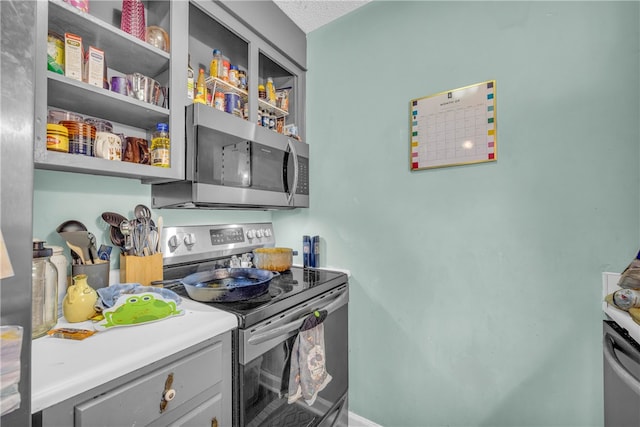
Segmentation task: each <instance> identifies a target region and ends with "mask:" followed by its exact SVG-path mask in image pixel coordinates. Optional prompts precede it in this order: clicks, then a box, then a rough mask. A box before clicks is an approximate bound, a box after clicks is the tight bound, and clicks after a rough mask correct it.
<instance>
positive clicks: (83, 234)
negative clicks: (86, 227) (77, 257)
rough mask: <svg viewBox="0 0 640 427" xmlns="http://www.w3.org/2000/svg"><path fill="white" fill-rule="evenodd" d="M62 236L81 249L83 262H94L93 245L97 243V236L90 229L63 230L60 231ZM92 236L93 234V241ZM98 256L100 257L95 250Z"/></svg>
mask: <svg viewBox="0 0 640 427" xmlns="http://www.w3.org/2000/svg"><path fill="white" fill-rule="evenodd" d="M58 234H60V236H61V237H62V238H63V239H64V240H66V241H67V243H71V244H72V245H73V246H75V247H77V248H79V249H80V252H79V254H82V258H83V261H82V263H83V264H87V263H89V264H92V263H93V260H94V257H93V253H92V252H91V247H92V246H94V245H95V236H93V234H92V233H89V232H88V231H62V232H59V233H58ZM91 236H93V242H94V243H92V240H91ZM95 253H96V256H95V258H97V257H98V255H97V251H95Z"/></svg>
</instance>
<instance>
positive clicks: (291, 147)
mask: <svg viewBox="0 0 640 427" xmlns="http://www.w3.org/2000/svg"><path fill="white" fill-rule="evenodd" d="M287 145H288V146H289V150H291V154H292V155H293V187H292V188H291V191H290V192H289V195H288V196H287V204H291V201H292V200H293V195H294V194H296V191H297V189H298V167H299V166H298V153H296V147H294V145H293V142H291V139H290V138H287Z"/></svg>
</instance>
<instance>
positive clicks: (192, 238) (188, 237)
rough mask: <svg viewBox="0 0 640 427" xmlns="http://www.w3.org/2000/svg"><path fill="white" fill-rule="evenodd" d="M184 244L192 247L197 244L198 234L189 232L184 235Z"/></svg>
mask: <svg viewBox="0 0 640 427" xmlns="http://www.w3.org/2000/svg"><path fill="white" fill-rule="evenodd" d="M184 244H185V245H187V246H189V247H191V246H193V245H195V244H196V235H195V234H193V233H187V234H185V235H184Z"/></svg>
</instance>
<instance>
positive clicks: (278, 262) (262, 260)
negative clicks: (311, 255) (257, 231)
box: [253, 248, 294, 272]
mask: <svg viewBox="0 0 640 427" xmlns="http://www.w3.org/2000/svg"><path fill="white" fill-rule="evenodd" d="M293 255H294V251H293V249H290V248H258V249H254V250H253V265H255V266H256V267H257V268H262V269H265V270H270V271H278V272H282V271H287V270H289V269H290V268H291V265H292V264H293Z"/></svg>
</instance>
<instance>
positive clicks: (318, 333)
mask: <svg viewBox="0 0 640 427" xmlns="http://www.w3.org/2000/svg"><path fill="white" fill-rule="evenodd" d="M326 317H327V312H326V311H322V312H315V313H314V314H312V315H310V316H309V317H308V318H307V319H306V320H305V321H304V323H303V324H302V327H301V328H300V331H299V332H298V336H297V337H296V340H295V342H294V343H293V348H292V349H291V369H290V372H289V398H288V400H287V401H288V403H294V402H295V401H297V400H298V399H300V398H303V399H304V401H305V402H306V403H307V404H308V405H309V406H311V405H313V403H314V402H315V401H316V397H317V396H318V393H319V392H320V391H322V390H323V389H324V388H325V387H326V386H327V384H329V382H330V381H331V375H329V373H328V372H327V364H326V358H325V347H324V325H323V324H322V322H323V321H324V319H325V318H326Z"/></svg>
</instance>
